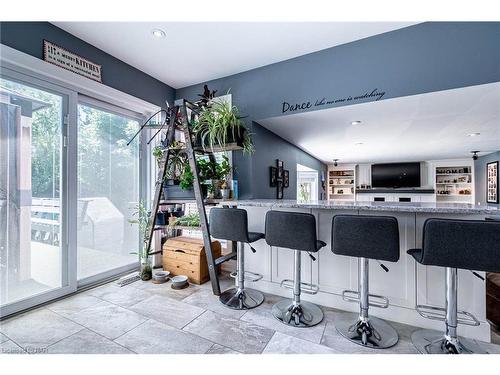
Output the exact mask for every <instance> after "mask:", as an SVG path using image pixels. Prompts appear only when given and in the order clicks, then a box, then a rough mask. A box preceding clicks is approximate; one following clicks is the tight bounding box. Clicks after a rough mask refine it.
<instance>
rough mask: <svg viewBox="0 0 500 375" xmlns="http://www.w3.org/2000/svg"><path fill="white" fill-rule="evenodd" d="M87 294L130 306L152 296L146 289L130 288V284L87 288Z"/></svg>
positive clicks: (122, 305)
mask: <svg viewBox="0 0 500 375" xmlns="http://www.w3.org/2000/svg"><path fill="white" fill-rule="evenodd" d="M88 294H90V295H92V296H94V297H98V298H100V299H103V300H105V301H108V302H111V303H114V304H115V305H118V306H121V307H130V306H132V305H135V304H136V303H139V302H141V301H144V300H145V299H146V298H149V297H151V296H152V294H151V293H149V292H148V291H147V290H141V289H137V288H132V287H131V286H130V285H128V286H124V287H119V286H116V285H115V284H108V285H104V286H102V287H99V288H95V289H92V290H89V291H88Z"/></svg>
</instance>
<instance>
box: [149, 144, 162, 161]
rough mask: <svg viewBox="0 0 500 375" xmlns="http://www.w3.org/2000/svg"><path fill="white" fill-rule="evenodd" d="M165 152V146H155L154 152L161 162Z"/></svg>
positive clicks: (157, 159)
mask: <svg viewBox="0 0 500 375" xmlns="http://www.w3.org/2000/svg"><path fill="white" fill-rule="evenodd" d="M164 152H165V148H163V146H155V147H153V150H152V154H153V156H154V157H155V158H156V161H157V162H159V161H160V159H161V157H162V156H163V153H164Z"/></svg>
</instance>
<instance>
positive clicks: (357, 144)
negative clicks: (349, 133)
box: [354, 142, 364, 146]
mask: <svg viewBox="0 0 500 375" xmlns="http://www.w3.org/2000/svg"><path fill="white" fill-rule="evenodd" d="M363 144H364V143H363V142H357V143H355V144H354V145H355V146H362V145H363Z"/></svg>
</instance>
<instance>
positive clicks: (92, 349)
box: [47, 329, 133, 354]
mask: <svg viewBox="0 0 500 375" xmlns="http://www.w3.org/2000/svg"><path fill="white" fill-rule="evenodd" d="M47 353H48V354H133V352H132V351H130V350H128V349H126V348H124V347H123V346H120V345H118V344H116V343H115V342H113V341H111V340H108V339H107V338H105V337H103V336H101V335H98V334H97V333H95V332H92V331H90V330H88V329H83V330H81V331H80V332H77V333H75V334H74V335H71V336H69V337H66V338H65V339H62V340H61V341H59V342H57V343H55V344H54V345H51V346H49V347H48V348H47Z"/></svg>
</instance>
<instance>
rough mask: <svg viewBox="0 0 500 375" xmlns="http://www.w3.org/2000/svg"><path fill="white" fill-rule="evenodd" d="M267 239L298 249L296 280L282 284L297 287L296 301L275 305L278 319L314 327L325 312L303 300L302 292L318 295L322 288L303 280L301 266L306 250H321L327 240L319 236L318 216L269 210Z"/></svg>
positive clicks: (295, 258)
mask: <svg viewBox="0 0 500 375" xmlns="http://www.w3.org/2000/svg"><path fill="white" fill-rule="evenodd" d="M266 242H267V244H268V245H270V246H277V247H282V248H287V249H293V250H294V269H293V280H288V279H287V280H283V281H282V282H281V284H280V286H281V287H283V288H287V289H292V290H293V300H292V301H290V300H288V299H286V300H282V301H280V302H278V303H276V304H275V305H274V306H273V309H272V313H273V315H274V317H275V318H276V319H278V320H279V321H281V322H282V323H284V324H286V325H289V326H292V327H312V326H315V325H316V324H318V323H320V322H321V321H322V320H323V311H321V309H320V308H319V307H318V306H316V305H314V304H312V303H310V302H305V301H301V300H300V295H301V291H303V292H304V293H308V294H316V293H318V291H319V288H318V287H317V286H316V285H313V284H311V283H304V282H301V275H300V268H301V255H302V252H303V251H306V252H308V253H309V256H310V257H311V259H312V260H316V258H314V256H313V255H312V254H311V253H315V252H317V251H318V250H319V249H321V248H322V247H323V246H326V243H324V242H323V241H318V240H317V238H316V219H315V217H314V215H311V214H307V213H300V212H283V211H268V212H267V214H266Z"/></svg>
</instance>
